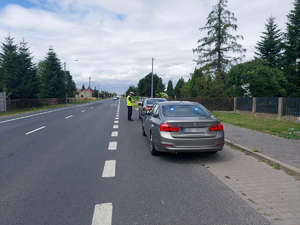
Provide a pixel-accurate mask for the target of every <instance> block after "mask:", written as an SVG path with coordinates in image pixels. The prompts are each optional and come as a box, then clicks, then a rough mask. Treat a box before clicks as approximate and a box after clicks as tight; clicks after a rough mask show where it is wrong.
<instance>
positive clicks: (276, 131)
mask: <svg viewBox="0 0 300 225" xmlns="http://www.w3.org/2000/svg"><path fill="white" fill-rule="evenodd" d="M212 114H213V115H214V116H215V117H216V118H218V119H219V120H220V121H221V122H223V123H228V124H231V125H234V126H238V127H243V128H248V129H251V130H255V131H260V132H263V133H267V134H271V135H275V136H278V137H282V138H286V139H295V140H298V139H300V124H299V123H292V122H288V121H279V120H274V119H265V118H262V117H254V116H246V115H241V114H237V113H223V112H212ZM297 132H299V133H297Z"/></svg>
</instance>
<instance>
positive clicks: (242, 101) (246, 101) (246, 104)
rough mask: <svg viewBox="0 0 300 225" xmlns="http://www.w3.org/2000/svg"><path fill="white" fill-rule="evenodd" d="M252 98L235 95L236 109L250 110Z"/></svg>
mask: <svg viewBox="0 0 300 225" xmlns="http://www.w3.org/2000/svg"><path fill="white" fill-rule="evenodd" d="M252 105H253V98H247V97H237V98H236V109H237V110H241V111H252Z"/></svg>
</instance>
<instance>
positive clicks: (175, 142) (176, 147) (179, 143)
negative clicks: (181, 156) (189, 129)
mask: <svg viewBox="0 0 300 225" xmlns="http://www.w3.org/2000/svg"><path fill="white" fill-rule="evenodd" d="M160 133H161V135H160V138H158V139H157V140H154V143H155V147H156V150H157V151H160V152H174V151H176V152H216V151H221V150H222V149H223V147H224V132H218V133H217V135H216V136H215V137H213V138H212V137H209V138H173V137H172V136H171V135H170V134H169V133H168V132H160Z"/></svg>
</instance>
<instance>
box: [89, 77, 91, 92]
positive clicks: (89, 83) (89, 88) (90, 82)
mask: <svg viewBox="0 0 300 225" xmlns="http://www.w3.org/2000/svg"><path fill="white" fill-rule="evenodd" d="M89 90H91V77H89Z"/></svg>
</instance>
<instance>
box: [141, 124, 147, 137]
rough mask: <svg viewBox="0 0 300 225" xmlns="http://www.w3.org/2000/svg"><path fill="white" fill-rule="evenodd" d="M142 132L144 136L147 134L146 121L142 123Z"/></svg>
mask: <svg viewBox="0 0 300 225" xmlns="http://www.w3.org/2000/svg"><path fill="white" fill-rule="evenodd" d="M142 134H143V136H146V133H145V128H144V123H142Z"/></svg>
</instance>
